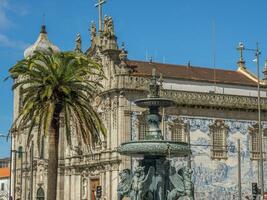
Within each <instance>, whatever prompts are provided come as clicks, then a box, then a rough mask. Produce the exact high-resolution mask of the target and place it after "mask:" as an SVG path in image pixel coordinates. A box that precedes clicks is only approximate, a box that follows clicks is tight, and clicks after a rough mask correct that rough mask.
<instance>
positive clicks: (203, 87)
mask: <svg viewBox="0 0 267 200" xmlns="http://www.w3.org/2000/svg"><path fill="white" fill-rule="evenodd" d="M163 88H164V89H169V90H181V91H192V92H207V93H208V92H214V91H215V92H216V93H219V94H229V95H241V96H254V97H257V95H258V92H257V87H249V86H240V85H227V84H216V85H214V84H213V83H207V82H199V81H186V80H175V79H164V83H163ZM261 91H262V92H261V96H262V97H266V96H267V95H266V91H264V89H261Z"/></svg>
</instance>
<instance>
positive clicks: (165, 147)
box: [117, 140, 191, 157]
mask: <svg viewBox="0 0 267 200" xmlns="http://www.w3.org/2000/svg"><path fill="white" fill-rule="evenodd" d="M117 150H118V152H119V153H120V154H122V155H127V156H142V155H143V156H166V157H178V156H179V157H183V156H188V154H190V153H191V151H190V148H189V147H188V143H184V142H174V141H166V140H139V141H131V142H125V143H122V144H121V145H120V146H119V147H118V149H117Z"/></svg>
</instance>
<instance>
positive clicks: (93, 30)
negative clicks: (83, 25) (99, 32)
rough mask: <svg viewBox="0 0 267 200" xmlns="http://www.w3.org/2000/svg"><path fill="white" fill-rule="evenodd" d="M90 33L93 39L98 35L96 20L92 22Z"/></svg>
mask: <svg viewBox="0 0 267 200" xmlns="http://www.w3.org/2000/svg"><path fill="white" fill-rule="evenodd" d="M90 35H91V40H93V39H94V38H95V36H96V25H95V22H94V21H92V22H91V26H90Z"/></svg>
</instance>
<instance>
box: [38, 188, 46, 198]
mask: <svg viewBox="0 0 267 200" xmlns="http://www.w3.org/2000/svg"><path fill="white" fill-rule="evenodd" d="M36 199H37V200H44V199H45V193H44V189H43V188H42V187H39V188H38V190H37V194H36Z"/></svg>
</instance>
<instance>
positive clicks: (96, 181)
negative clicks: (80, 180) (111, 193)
mask: <svg viewBox="0 0 267 200" xmlns="http://www.w3.org/2000/svg"><path fill="white" fill-rule="evenodd" d="M99 185H100V181H99V178H95V179H91V180H90V191H91V200H97V198H96V187H97V186H99Z"/></svg>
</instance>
